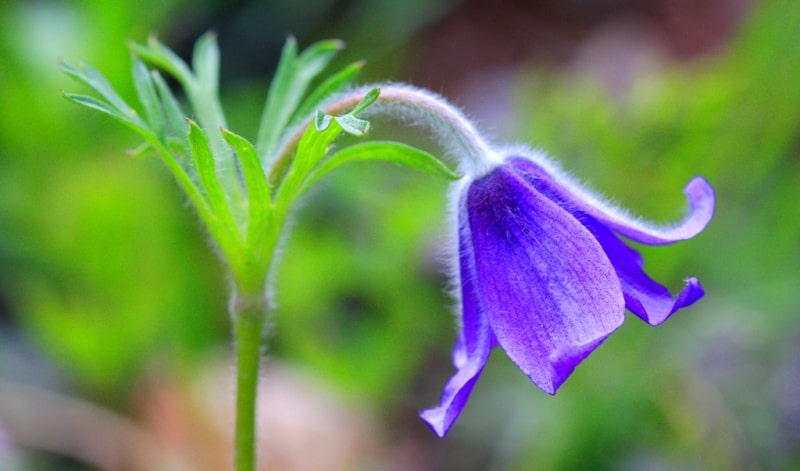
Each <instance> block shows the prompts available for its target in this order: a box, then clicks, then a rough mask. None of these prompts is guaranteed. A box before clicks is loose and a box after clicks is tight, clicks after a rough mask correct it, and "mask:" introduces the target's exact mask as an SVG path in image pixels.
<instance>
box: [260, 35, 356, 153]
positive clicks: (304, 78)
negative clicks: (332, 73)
mask: <svg viewBox="0 0 800 471" xmlns="http://www.w3.org/2000/svg"><path fill="white" fill-rule="evenodd" d="M342 47H343V43H342V42H341V41H320V42H318V43H315V44H312V45H311V46H309V47H308V49H306V50H305V51H303V53H302V54H301V55H300V57H298V56H297V43H296V41H295V40H294V39H293V38H290V39H289V40H288V41H287V42H286V46H284V48H283V53H282V54H281V60H280V62H279V63H278V70H277V72H276V73H275V78H274V79H273V81H272V85H270V88H269V93H268V95H267V102H266V104H265V106H264V114H263V115H262V117H261V125H260V126H259V130H258V140H257V141H256V150H257V151H258V155H259V156H261V158H262V159H271V158H272V157H273V156H272V154H273V152H274V150H275V147H276V144H277V143H278V140H279V139H280V136H281V135H282V134H283V132H284V130H285V129H286V126H287V124H288V123H289V120H290V119H291V117H292V115H293V114H294V112H295V110H296V109H297V107H298V105H299V104H300V101H301V100H302V98H303V95H304V94H305V92H306V89H307V88H308V85H309V84H310V83H311V81H312V80H313V79H314V77H316V76H317V75H318V74H319V73H320V72H321V71H322V69H324V68H325V66H327V65H328V63H329V62H330V61H331V59H333V57H334V56H335V55H336V53H337V52H338V51H339V50H341V48H342Z"/></svg>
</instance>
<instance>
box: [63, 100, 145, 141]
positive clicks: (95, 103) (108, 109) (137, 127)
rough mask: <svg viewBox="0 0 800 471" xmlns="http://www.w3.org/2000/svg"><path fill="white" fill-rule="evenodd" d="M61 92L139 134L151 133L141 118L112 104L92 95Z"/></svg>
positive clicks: (75, 101)
mask: <svg viewBox="0 0 800 471" xmlns="http://www.w3.org/2000/svg"><path fill="white" fill-rule="evenodd" d="M62 94H63V95H64V98H66V99H68V100H70V101H72V102H73V103H77V104H79V105H82V106H85V107H87V108H91V109H93V110H97V111H99V112H101V113H105V114H108V115H110V116H112V117H114V118H116V119H118V120H120V121H121V122H122V123H124V124H126V125H127V126H129V127H130V128H132V129H133V130H134V131H136V132H138V133H139V134H143V135H144V134H151V135H152V132H151V131H150V129H148V127H147V125H146V124H145V123H144V122H143V121H142V120H141V118H139V117H138V116H136V115H134V116H133V117H130V116H127V115H124V114H122V112H120V111H119V110H117V109H116V108H114V107H113V106H111V105H109V104H108V103H106V102H104V101H102V100H100V99H98V98H95V97H93V96H89V95H79V94H76V93H67V92H62Z"/></svg>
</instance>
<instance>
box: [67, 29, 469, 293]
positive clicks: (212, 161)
mask: <svg viewBox="0 0 800 471" xmlns="http://www.w3.org/2000/svg"><path fill="white" fill-rule="evenodd" d="M130 48H131V51H132V53H133V66H132V69H133V81H134V85H135V89H136V94H137V100H138V102H139V104H140V106H141V111H137V110H136V109H135V108H134V107H132V106H130V105H129V104H128V103H127V102H126V101H125V100H124V99H123V98H122V97H120V96H119V94H118V93H117V92H116V91H115V90H114V88H113V86H112V85H111V84H110V83H109V82H108V80H107V79H106V78H105V77H104V76H103V75H102V74H101V73H100V72H98V71H97V70H95V69H93V68H92V67H90V66H87V65H82V66H80V67H73V66H71V65H69V64H66V63H62V64H61V68H62V70H63V71H64V72H65V73H66V74H67V75H69V76H71V77H73V78H75V79H76V80H78V81H80V82H82V83H84V84H85V85H87V86H89V87H90V88H91V89H92V90H93V91H94V92H95V93H96V94H97V95H99V96H91V95H82V94H74V93H66V92H65V93H64V96H65V97H66V98H68V99H69V100H71V101H73V102H75V103H78V104H80V105H83V106H86V107H88V108H91V109H94V110H96V111H100V112H102V113H105V114H108V115H110V116H111V117H113V118H115V119H117V120H118V121H120V122H121V123H123V124H124V125H126V126H127V127H129V128H131V129H132V130H133V131H134V132H136V133H137V134H139V135H140V136H141V137H142V138H143V139H144V142H143V143H142V145H140V146H139V147H137V148H136V149H134V150H133V151H131V153H132V155H135V156H147V155H157V156H158V157H160V158H161V160H162V161H163V162H164V163H165V164H166V166H167V167H168V168H169V170H170V171H171V173H172V174H173V175H174V176H175V178H176V181H177V182H178V184H179V186H180V187H181V188H182V189H183V191H184V192H185V193H186V195H187V197H188V198H189V200H190V201H191V203H192V205H193V206H194V207H195V209H196V211H197V213H198V215H199V216H200V218H201V220H202V221H203V223H204V224H205V226H206V227H207V228H208V231H209V232H210V233H211V235H212V237H213V239H214V240H215V242H216V243H217V245H218V246H219V249H220V251H221V253H222V255H223V258H224V259H225V260H226V261H227V262H228V264H229V266H230V269H231V272H232V274H233V277H234V280H235V282H236V283H237V286H239V287H240V288H241V287H245V290H247V291H251V292H257V291H260V290H261V289H263V286H264V283H265V280H266V276H267V273H268V271H269V268H270V263H271V260H272V255H273V253H274V251H275V249H276V246H277V243H278V240H279V239H280V233H281V230H282V227H283V225H284V224H283V223H284V221H285V218H286V216H287V215H288V213H289V211H290V209H291V207H292V206H293V204H294V202H295V201H296V199H297V198H298V197H299V196H300V195H301V194H302V193H303V192H305V191H306V190H307V189H308V188H309V187H310V186H311V185H312V184H313V183H315V182H316V181H318V180H319V179H320V178H321V177H322V176H324V175H326V174H327V173H329V172H330V171H332V170H334V169H335V168H337V167H339V166H341V165H343V164H345V163H348V162H354V161H366V160H386V161H394V162H397V163H400V164H403V165H406V166H409V167H412V168H417V169H419V170H422V171H425V172H427V173H431V174H434V175H437V176H440V177H444V178H449V179H455V178H458V177H457V176H456V175H455V174H453V173H452V172H451V171H450V170H449V169H448V168H447V167H446V166H445V165H444V164H442V163H441V162H440V161H439V160H438V159H436V158H435V157H434V156H432V155H431V154H428V153H426V152H424V151H421V150H419V149H415V148H413V147H410V146H407V145H404V144H401V143H398V142H389V141H381V142H362V143H357V144H353V145H351V146H349V147H345V148H343V149H335V148H334V147H333V146H332V143H333V142H334V141H335V140H336V139H337V138H338V137H339V136H341V135H343V134H352V135H356V136H363V135H365V134H367V132H368V131H369V127H370V124H369V122H368V121H366V120H363V119H361V118H358V117H357V115H358V114H359V113H361V112H362V111H363V110H364V109H366V108H367V107H369V106H370V105H371V104H373V103H374V102H375V101H376V100H378V99H379V95H380V90H379V89H378V88H374V89H372V90H370V91H369V92H368V93H366V94H365V95H364V96H363V97H361V99H360V101H359V102H358V103H357V104H356V105H355V107H354V108H353V109H351V110H350V111H349V112H347V113H344V114H340V115H335V116H334V115H329V114H326V113H325V112H323V111H322V110H321V109H320V108H321V107H322V106H323V105H324V104H325V103H326V102H327V101H329V100H330V99H331V97H334V96H338V95H341V94H342V92H344V91H345V90H346V89H347V88H348V87H349V86H350V85H351V84H352V83H353V81H354V80H355V78H356V76H357V74H358V72H359V71H360V69H361V68H362V66H363V64H362V63H361V62H356V63H353V64H349V65H347V66H345V67H344V68H342V69H340V70H338V71H336V72H334V73H332V74H331V75H329V76H327V77H326V78H324V79H323V80H320V81H318V82H319V83H318V84H317V85H316V86H315V87H314V88H313V89H311V86H312V83H314V82H315V80H316V79H317V78H318V77H319V76H320V74H321V73H322V72H323V71H324V70H325V69H326V68H327V66H328V65H329V64H330V62H331V61H332V60H333V58H334V57H335V55H336V54H337V53H338V52H339V51H340V50H341V49H342V48H343V43H342V42H341V41H336V40H328V41H320V42H317V43H315V44H313V45H311V46H310V47H308V48H307V49H306V50H304V51H302V52H298V47H297V42H296V41H295V40H294V39H293V38H289V40H288V41H287V43H286V45H285V46H284V48H283V51H282V54H281V59H280V62H279V65H278V68H277V71H276V74H275V77H274V79H273V80H272V83H271V85H270V87H269V90H268V93H267V99H266V103H265V105H264V111H263V116H262V118H261V122H260V126H259V129H258V132H257V136H256V139H255V144H253V143H251V141H249V140H248V139H246V138H244V137H242V136H240V135H238V134H235V133H234V132H232V131H230V130H228V129H227V124H226V119H225V115H224V112H223V109H222V106H221V103H220V100H219V66H220V55H219V48H218V46H217V41H216V37H215V35H213V34H206V35H204V36H202V37H201V38H200V39H199V40H198V41H197V43H196V44H195V48H194V52H193V56H192V61H191V62H192V65H191V67H190V66H189V65H188V64H187V63H186V62H184V61H183V59H181V58H180V57H178V55H177V54H175V53H174V52H173V51H172V50H170V49H169V48H168V47H167V46H165V45H163V44H162V43H160V42H159V41H158V40H157V39H156V38H154V37H151V38H150V39H149V40H148V42H147V43H146V44H138V43H131V44H130ZM159 71H161V72H159ZM162 72H163V73H166V74H168V75H169V76H171V77H172V78H174V79H175V80H176V81H177V82H178V83H179V84H180V86H181V88H182V89H183V91H184V92H185V95H186V101H187V102H188V108H189V109H190V111H191V113H190V115H191V118H190V117H188V116H187V113H186V112H185V111H184V108H183V107H182V106H181V103H180V101H179V100H178V99H177V98H176V96H175V94H174V93H173V92H172V90H171V89H170V87H169V85H168V84H167V82H166V80H165V79H164V77H162V75H161V73H162ZM309 90H310V92H309ZM351 99H352V98H351Z"/></svg>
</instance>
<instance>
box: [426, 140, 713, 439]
mask: <svg viewBox="0 0 800 471" xmlns="http://www.w3.org/2000/svg"><path fill="white" fill-rule="evenodd" d="M462 185H463V186H462V187H461V188H460V191H458V192H457V205H458V206H457V212H456V214H457V217H458V226H459V230H458V252H459V257H458V259H459V264H458V267H457V270H454V271H456V272H457V278H458V280H459V284H460V301H461V331H460V332H459V335H458V339H457V341H456V345H455V347H454V349H453V363H454V365H455V367H456V369H457V371H456V373H455V374H454V375H453V376H452V377H451V378H450V380H449V381H448V383H447V385H446V386H445V388H444V393H443V394H442V398H441V403H440V404H439V406H438V407H436V408H433V409H429V410H425V411H423V412H422V413H421V414H420V416H421V417H422V419H424V420H425V421H426V422H428V424H429V425H430V426H431V428H432V429H433V431H434V432H435V433H436V434H437V435H439V436H440V437H442V436H444V435H445V434H446V433H447V431H448V430H449V429H450V427H451V426H452V425H453V423H454V422H455V420H456V419H457V418H458V415H459V414H460V413H461V410H462V409H463V408H464V406H465V404H466V402H467V399H468V397H469V395H470V392H471V391H472V388H473V386H474V385H475V382H476V381H477V380H478V378H479V377H480V374H481V372H482V371H483V367H484V366H485V365H486V361H487V360H488V358H489V352H490V351H491V350H492V349H493V348H494V347H496V346H498V345H499V346H500V347H502V348H503V350H505V352H506V354H507V355H508V356H509V357H510V358H511V360H512V361H513V362H514V363H515V364H516V365H517V366H518V367H519V369H521V370H522V371H523V372H524V373H525V374H526V375H528V377H529V378H530V379H531V381H533V383H534V384H536V386H538V387H539V388H541V389H542V390H543V391H545V392H546V393H548V394H555V392H556V390H557V389H558V388H559V386H561V384H562V383H563V382H564V381H565V380H566V379H567V377H568V376H569V375H570V374H571V373H572V371H573V370H574V369H575V367H576V366H577V365H578V364H579V363H580V362H581V361H582V360H583V359H584V358H586V357H587V356H588V355H589V354H590V353H591V352H592V351H593V350H594V349H595V348H597V347H598V345H600V344H601V343H602V342H603V341H604V340H605V339H606V337H608V336H609V335H610V334H611V333H612V332H613V331H614V330H616V329H617V327H619V326H620V325H621V324H622V321H623V317H624V312H625V309H626V308H627V309H628V310H630V311H631V312H633V313H634V314H636V315H637V316H639V317H640V318H642V319H643V320H644V321H645V322H647V323H649V324H651V325H658V324H660V323H662V322H664V321H665V320H666V319H667V318H668V317H669V316H670V315H671V314H672V313H674V312H675V311H677V310H678V309H681V308H683V307H686V306H689V305H690V304H692V303H694V302H695V301H697V300H698V299H699V298H701V297H702V296H703V288H702V286H701V285H700V282H699V281H698V280H697V279H695V278H689V279H687V280H686V285H685V286H684V288H683V290H681V292H680V293H678V295H677V296H675V297H674V298H673V296H672V295H670V293H669V291H668V290H667V289H666V288H665V287H664V286H662V285H661V284H659V283H657V282H656V281H654V280H653V279H651V278H650V277H649V276H648V275H647V274H646V273H645V272H644V270H643V261H642V258H641V257H640V256H639V254H638V253H637V252H636V251H634V250H633V249H631V248H629V247H628V246H627V245H625V243H624V242H623V241H622V240H620V239H619V237H618V236H624V237H626V238H628V239H631V240H634V241H636V242H640V243H644V244H648V245H659V244H669V243H672V242H676V241H679V240H684V239H688V238H691V237H693V236H695V235H696V234H697V233H699V232H700V231H701V230H703V228H705V226H706V225H707V224H708V222H709V220H710V219H711V216H712V214H713V212H714V192H713V190H712V188H711V186H710V185H709V184H708V182H706V181H705V180H704V179H703V178H700V177H697V178H694V179H693V180H692V181H690V182H689V184H688V185H687V186H686V188H685V189H684V192H685V193H686V195H687V196H688V199H689V214H688V215H687V216H686V217H685V219H684V220H683V221H681V222H679V223H678V224H676V225H673V226H670V227H657V226H654V225H652V224H648V223H646V222H643V221H640V220H637V219H635V218H633V217H631V216H629V215H628V214H626V213H625V212H624V211H622V210H620V209H618V208H614V207H611V206H610V205H609V204H608V203H606V202H604V201H602V200H601V199H599V198H597V197H596V196H593V195H591V194H590V193H588V192H586V191H585V190H583V189H581V188H580V187H579V186H577V185H576V184H574V183H573V182H571V181H570V180H569V179H568V178H567V177H565V176H564V175H563V174H562V173H561V172H559V171H558V170H557V169H556V168H554V167H553V165H552V164H551V163H550V162H548V161H547V160H546V159H544V158H543V157H541V156H540V155H535V154H534V155H530V157H516V156H514V157H508V158H506V159H504V160H503V163H501V164H500V165H498V166H496V167H495V168H493V169H491V170H490V171H489V172H488V173H486V174H484V175H483V176H480V177H478V178H476V179H472V180H471V181H467V182H464V183H462Z"/></svg>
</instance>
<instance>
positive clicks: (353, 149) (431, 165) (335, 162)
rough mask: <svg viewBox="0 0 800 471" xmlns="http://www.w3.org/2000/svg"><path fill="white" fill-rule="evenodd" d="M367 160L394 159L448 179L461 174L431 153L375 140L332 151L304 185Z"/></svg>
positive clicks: (396, 161) (305, 186)
mask: <svg viewBox="0 0 800 471" xmlns="http://www.w3.org/2000/svg"><path fill="white" fill-rule="evenodd" d="M367 160H379V161H388V162H395V163H398V164H402V165H405V166H406V167H410V168H414V169H417V170H420V171H422V172H425V173H427V174H429V175H433V176H436V177H440V178H444V179H447V180H458V179H459V178H461V176H459V175H457V174H455V173H453V171H452V170H450V169H449V168H448V167H447V166H446V165H445V164H443V163H442V162H441V161H440V160H439V159H437V158H436V157H434V156H433V155H431V154H429V153H427V152H425V151H423V150H420V149H417V148H415V147H411V146H408V145H405V144H401V143H399V142H389V141H374V142H364V143H360V144H354V145H352V146H350V147H347V148H345V149H342V150H340V151H338V152H336V153H335V154H333V155H331V156H330V157H328V158H327V159H325V161H323V162H322V163H321V164H320V165H319V166H318V167H317V168H316V169H314V172H313V173H312V174H311V176H310V177H309V178H308V180H307V181H306V183H305V185H304V189H307V188H309V187H310V186H311V185H313V184H314V183H315V182H316V181H317V180H319V179H320V178H322V177H323V176H324V175H326V174H328V173H329V172H330V171H332V170H334V169H336V168H338V167H340V166H342V165H344V164H346V163H348V162H358V161H367Z"/></svg>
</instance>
